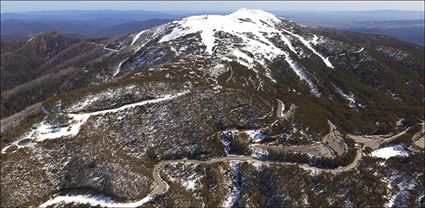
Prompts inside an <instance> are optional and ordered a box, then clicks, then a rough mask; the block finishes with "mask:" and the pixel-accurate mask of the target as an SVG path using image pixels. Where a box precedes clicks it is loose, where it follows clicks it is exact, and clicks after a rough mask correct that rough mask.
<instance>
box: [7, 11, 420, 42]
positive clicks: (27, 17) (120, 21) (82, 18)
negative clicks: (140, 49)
mask: <svg viewBox="0 0 425 208" xmlns="http://www.w3.org/2000/svg"><path fill="white" fill-rule="evenodd" d="M273 13H274V14H275V15H278V16H281V17H284V18H288V19H293V20H295V21H297V22H299V23H302V24H306V25H309V26H321V27H328V28H336V29H341V30H346V31H352V32H364V33H370V34H380V35H389V36H392V37H395V38H397V39H400V40H404V41H408V42H411V43H416V44H420V45H423V44H424V38H423V37H424V23H423V22H424V14H423V12H421V11H392V10H379V11H275V12H273ZM195 14H199V12H194V11H193V12H175V11H169V12H153V11H137V10H134V11H117V10H100V11H79V10H70V11H49V12H46V11H44V12H43V11H40V12H25V13H2V14H1V19H2V21H1V38H2V39H3V40H16V39H22V38H26V37H28V36H30V35H32V34H35V33H38V32H52V31H55V32H59V33H62V34H64V35H66V36H69V37H73V38H75V37H80V38H99V37H110V36H114V35H125V34H127V33H129V32H131V31H135V30H143V29H148V28H151V27H154V26H157V25H160V24H163V23H166V22H168V21H171V20H175V19H179V18H182V17H185V16H190V15H195ZM210 14H221V12H215V13H213V12H210Z"/></svg>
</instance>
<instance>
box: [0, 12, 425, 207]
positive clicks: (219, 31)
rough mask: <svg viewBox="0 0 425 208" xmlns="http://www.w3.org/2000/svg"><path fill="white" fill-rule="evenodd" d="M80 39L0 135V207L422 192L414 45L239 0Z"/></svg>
mask: <svg viewBox="0 0 425 208" xmlns="http://www.w3.org/2000/svg"><path fill="white" fill-rule="evenodd" d="M92 44H94V45H96V46H95V47H94V49H92V50H89V52H90V53H89V54H96V53H95V51H97V50H100V51H102V52H101V53H97V54H98V56H96V58H94V59H88V60H87V61H81V62H76V63H77V64H71V65H69V66H70V67H71V66H74V67H75V68H76V71H75V72H74V73H72V74H71V75H69V76H68V75H67V76H64V77H65V80H66V79H71V80H73V81H72V82H68V83H67V84H69V85H70V86H71V87H72V88H69V89H75V90H63V91H60V92H61V93H58V94H57V95H54V96H49V97H48V98H47V99H46V100H44V101H43V102H42V104H41V105H42V106H45V108H44V111H45V112H44V113H43V112H38V113H34V114H33V115H31V116H27V118H25V119H23V120H22V122H21V123H20V124H18V125H16V127H12V128H11V130H9V131H8V132H5V133H4V134H3V135H2V149H1V151H2V160H1V163H2V164H1V165H2V169H1V179H2V180H1V186H2V193H1V203H2V206H30V205H43V206H44V205H46V206H47V205H59V206H61V205H65V204H74V205H76V206H79V205H81V204H89V205H93V206H96V205H99V206H105V207H108V206H109V207H116V206H124V207H126V206H145V205H146V206H154V207H159V206H177V207H187V206H196V207H198V206H213V207H217V206H225V207H233V206H254V207H263V206H272V207H275V206H279V207H281V206H292V207H293V206H296V207H298V206H338V207H340V206H344V207H352V206H356V207H357V206H359V207H360V206H361V207H363V206H388V204H391V203H393V204H394V203H396V204H406V205H411V206H421V205H423V203H424V193H425V192H424V191H423V186H421V184H423V180H422V179H423V172H421V170H423V169H424V165H423V163H421V161H420V160H418V158H420V157H421V156H423V149H421V147H419V146H418V145H415V144H414V143H415V142H416V141H419V140H420V138H419V139H418V138H417V137H420V136H416V135H421V133H420V132H421V130H422V129H421V128H423V125H420V123H423V119H424V118H423V113H424V110H423V102H424V99H423V93H424V89H423V87H424V86H423V81H424V80H423V74H424V72H423V69H424V63H423V54H424V49H423V47H418V46H415V45H412V44H408V43H404V42H401V41H397V40H394V39H391V38H388V37H382V36H371V35H363V34H358V33H347V32H340V31H336V30H328V29H323V28H310V27H304V26H302V25H299V24H297V23H294V22H292V21H290V20H286V19H281V18H278V17H276V16H273V15H271V14H269V13H267V12H264V11H260V10H247V9H241V10H238V11H236V12H234V13H232V14H229V15H224V16H218V15H208V16H193V17H188V18H184V19H181V20H178V21H174V22H171V23H167V24H164V25H161V26H158V27H156V28H152V29H149V30H144V31H140V32H136V33H132V34H129V35H126V36H121V37H115V38H111V39H101V40H95V41H93V43H92ZM65 55H66V56H67V55H68V53H64V54H63V57H66V56H65ZM54 60H55V59H49V60H48V61H47V62H43V64H49V63H54ZM57 60H63V59H59V58H57ZM59 62H60V61H59ZM75 65H76V66H75ZM53 66H54V64H53ZM57 69H58V70H59V71H62V70H63V69H62V68H61V67H58V68H57ZM86 70H87V71H86ZM62 84H63V83H61V82H59V84H58V85H59V88H60V87H61V86H63V85H62ZM77 88H78V89H77ZM2 91H3V90H2ZM2 95H3V93H2ZM51 95H52V94H51ZM11 98H17V95H13V96H11ZM2 122H3V121H2ZM35 122H36V123H37V124H38V125H37V124H36V125H32V124H33V123H35ZM12 126H13V125H12ZM31 127H33V128H32V129H31ZM12 130H13V131H12ZM348 133H350V134H348ZM371 140H372V141H371ZM395 144H397V145H402V146H403V149H405V150H404V151H406V153H403V154H400V155H398V156H397V154H396V156H395V157H391V158H389V159H385V160H384V159H382V158H376V157H374V155H375V154H374V153H371V152H373V151H382V150H381V148H383V147H385V146H392V145H395ZM408 168H411V169H408ZM409 171H410V173H409ZM335 187H337V189H335ZM396 187H401V190H399V189H397V188H396ZM390 192H391V193H390ZM395 195H396V196H397V197H394V196H395ZM51 198H52V199H51ZM393 198H394V199H393ZM414 199H416V201H415V200H414Z"/></svg>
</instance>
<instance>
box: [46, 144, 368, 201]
mask: <svg viewBox="0 0 425 208" xmlns="http://www.w3.org/2000/svg"><path fill="white" fill-rule="evenodd" d="M361 158H362V150H361V149H357V155H356V157H355V159H354V160H353V162H352V163H350V164H349V165H347V166H344V167H338V168H336V169H322V168H317V167H313V166H310V165H308V164H303V165H301V164H298V163H288V162H275V161H267V160H259V159H257V158H254V157H251V156H238V155H231V156H226V157H221V158H213V159H211V160H207V161H202V160H189V159H181V160H167V161H161V162H159V163H158V164H156V165H155V166H154V168H153V171H152V177H153V180H154V181H155V183H156V187H155V188H154V189H153V190H152V192H151V193H149V194H148V196H146V197H144V198H143V199H141V200H139V201H135V202H134V201H133V202H128V203H118V202H113V201H112V200H105V199H104V198H94V197H91V196H84V195H77V196H56V197H55V198H53V199H50V200H48V201H46V202H44V203H43V204H41V205H40V207H48V206H51V205H54V204H58V203H65V204H69V203H76V204H90V205H92V206H101V207H139V206H142V205H143V204H145V203H147V202H149V201H151V200H152V199H154V198H155V196H158V195H161V194H164V193H165V192H167V191H168V189H169V185H168V184H167V182H165V181H164V180H163V179H162V178H161V175H160V170H161V169H162V168H163V167H164V166H165V165H168V164H176V163H195V164H206V165H210V164H214V163H221V162H229V161H239V162H260V163H264V164H268V165H297V166H298V167H300V168H303V169H306V170H313V171H318V172H322V171H323V172H329V173H340V172H344V171H349V170H351V169H353V168H354V167H356V166H357V164H358V162H359V161H360V159H361Z"/></svg>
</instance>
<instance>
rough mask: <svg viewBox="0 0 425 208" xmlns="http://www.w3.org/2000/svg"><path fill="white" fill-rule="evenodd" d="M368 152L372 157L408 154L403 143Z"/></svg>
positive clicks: (404, 155)
mask: <svg viewBox="0 0 425 208" xmlns="http://www.w3.org/2000/svg"><path fill="white" fill-rule="evenodd" d="M370 154H371V156H372V157H379V158H384V159H388V158H391V157H396V156H402V157H406V156H409V151H408V150H407V149H406V148H405V147H404V146H403V145H395V146H392V147H385V148H381V149H377V150H375V151H373V152H371V153H370Z"/></svg>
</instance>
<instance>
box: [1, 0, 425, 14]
mask: <svg viewBox="0 0 425 208" xmlns="http://www.w3.org/2000/svg"><path fill="white" fill-rule="evenodd" d="M241 7H246V8H253V9H264V10H269V11H279V10H387V9H391V10H424V1H310V2H309V1H249V2H244V1H173V2H166V1H1V12H25V11H46V10H103V9H115V10H149V11H233V10H236V9H239V8H241Z"/></svg>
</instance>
